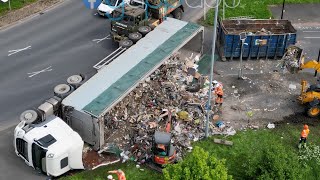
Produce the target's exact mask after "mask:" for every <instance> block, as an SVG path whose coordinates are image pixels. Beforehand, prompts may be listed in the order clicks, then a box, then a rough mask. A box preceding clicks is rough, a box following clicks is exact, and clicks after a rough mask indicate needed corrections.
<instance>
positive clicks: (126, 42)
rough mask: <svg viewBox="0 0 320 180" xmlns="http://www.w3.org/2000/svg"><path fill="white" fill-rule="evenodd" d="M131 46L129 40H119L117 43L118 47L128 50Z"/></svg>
mask: <svg viewBox="0 0 320 180" xmlns="http://www.w3.org/2000/svg"><path fill="white" fill-rule="evenodd" d="M132 45H133V42H132V41H131V40H129V39H125V40H121V41H120V42H119V46H120V47H124V48H129V47H131V46H132Z"/></svg>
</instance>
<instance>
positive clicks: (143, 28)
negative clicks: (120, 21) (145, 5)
mask: <svg viewBox="0 0 320 180" xmlns="http://www.w3.org/2000/svg"><path fill="white" fill-rule="evenodd" d="M151 30H152V29H151V27H149V26H141V27H139V29H138V31H139V33H141V34H142V35H143V36H145V35H146V34H148V33H149V32H150V31H151Z"/></svg>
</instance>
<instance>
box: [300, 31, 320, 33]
mask: <svg viewBox="0 0 320 180" xmlns="http://www.w3.org/2000/svg"><path fill="white" fill-rule="evenodd" d="M302 32H308V33H320V31H302Z"/></svg>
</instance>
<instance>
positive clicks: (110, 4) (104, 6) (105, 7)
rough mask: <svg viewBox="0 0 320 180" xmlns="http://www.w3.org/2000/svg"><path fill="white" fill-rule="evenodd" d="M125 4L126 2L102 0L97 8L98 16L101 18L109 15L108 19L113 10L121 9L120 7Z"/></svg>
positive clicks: (122, 0)
mask: <svg viewBox="0 0 320 180" xmlns="http://www.w3.org/2000/svg"><path fill="white" fill-rule="evenodd" d="M126 3H127V0H102V2H101V4H100V5H99V6H98V8H97V10H98V14H99V15H101V16H106V14H109V15H110V17H112V16H111V14H112V12H113V10H114V9H116V8H118V7H121V5H125V4H126Z"/></svg>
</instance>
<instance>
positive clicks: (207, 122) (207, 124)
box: [205, 0, 219, 138]
mask: <svg viewBox="0 0 320 180" xmlns="http://www.w3.org/2000/svg"><path fill="white" fill-rule="evenodd" d="M218 11H219V0H216V7H215V11H214V24H213V37H212V56H211V68H210V83H209V91H208V103H207V117H206V118H207V119H206V129H205V136H206V138H207V137H208V136H209V120H210V112H211V95H212V92H211V90H212V81H213V66H214V61H215V56H214V54H215V49H216V38H217V21H218Z"/></svg>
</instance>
